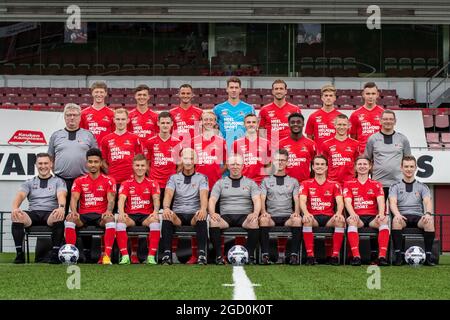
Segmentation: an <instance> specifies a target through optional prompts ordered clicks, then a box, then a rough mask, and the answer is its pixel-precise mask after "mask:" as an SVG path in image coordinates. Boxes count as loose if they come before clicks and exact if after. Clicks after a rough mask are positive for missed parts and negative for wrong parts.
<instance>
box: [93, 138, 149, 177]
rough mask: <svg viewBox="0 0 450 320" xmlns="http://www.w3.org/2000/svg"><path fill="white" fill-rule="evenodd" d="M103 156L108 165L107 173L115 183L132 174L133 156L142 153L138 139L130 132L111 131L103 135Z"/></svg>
mask: <svg viewBox="0 0 450 320" xmlns="http://www.w3.org/2000/svg"><path fill="white" fill-rule="evenodd" d="M101 148H102V154H103V157H104V158H105V159H106V162H107V163H108V167H109V169H108V170H109V175H110V176H111V177H113V178H114V179H115V180H116V182H117V183H122V182H123V181H125V180H127V179H129V178H130V176H131V175H132V174H133V158H134V156H135V155H137V154H138V153H143V150H142V145H141V142H140V139H139V137H138V136H137V135H135V134H133V133H131V132H128V131H127V132H125V133H123V134H122V135H118V134H117V133H115V132H113V133H110V134H108V135H107V136H105V137H104V138H103V140H102V144H101Z"/></svg>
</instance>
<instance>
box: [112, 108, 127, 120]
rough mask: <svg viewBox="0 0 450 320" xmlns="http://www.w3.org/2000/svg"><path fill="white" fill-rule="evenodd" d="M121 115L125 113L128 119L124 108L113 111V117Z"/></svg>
mask: <svg viewBox="0 0 450 320" xmlns="http://www.w3.org/2000/svg"><path fill="white" fill-rule="evenodd" d="M121 113H125V114H126V115H127V118H128V110H127V109H125V108H118V109H116V110H114V116H115V115H116V114H121Z"/></svg>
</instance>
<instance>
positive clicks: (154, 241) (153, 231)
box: [147, 222, 175, 256]
mask: <svg viewBox="0 0 450 320" xmlns="http://www.w3.org/2000/svg"><path fill="white" fill-rule="evenodd" d="M160 235H161V232H160V229H159V222H154V223H150V233H149V234H148V238H147V241H148V255H149V256H155V255H156V252H157V251H158V246H159V238H160ZM174 252H175V251H174Z"/></svg>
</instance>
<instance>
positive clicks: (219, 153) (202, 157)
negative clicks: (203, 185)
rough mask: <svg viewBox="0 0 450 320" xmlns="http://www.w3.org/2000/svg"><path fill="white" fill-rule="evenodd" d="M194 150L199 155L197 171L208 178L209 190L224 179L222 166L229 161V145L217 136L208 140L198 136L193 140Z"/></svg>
mask: <svg viewBox="0 0 450 320" xmlns="http://www.w3.org/2000/svg"><path fill="white" fill-rule="evenodd" d="M193 143H194V144H193V148H194V150H195V152H196V153H197V164H196V165H195V171H197V172H198V173H202V174H204V175H205V176H206V177H208V184H209V190H212V188H213V187H214V184H215V183H216V182H217V181H218V180H219V179H220V178H221V177H222V175H221V174H220V169H221V165H223V164H224V163H226V161H227V143H226V141H225V139H223V138H222V137H220V136H218V135H215V136H212V137H211V139H209V140H207V139H205V138H204V137H203V136H197V137H195V138H194V140H193Z"/></svg>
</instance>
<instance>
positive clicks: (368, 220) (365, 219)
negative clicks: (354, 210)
mask: <svg viewBox="0 0 450 320" xmlns="http://www.w3.org/2000/svg"><path fill="white" fill-rule="evenodd" d="M376 217H377V216H359V219H360V220H361V221H362V222H363V223H364V227H365V228H369V227H370V223H371V222H372V221H373V220H375V218H376Z"/></svg>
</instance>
